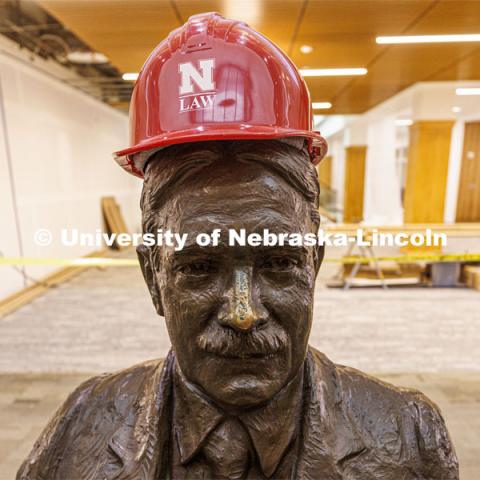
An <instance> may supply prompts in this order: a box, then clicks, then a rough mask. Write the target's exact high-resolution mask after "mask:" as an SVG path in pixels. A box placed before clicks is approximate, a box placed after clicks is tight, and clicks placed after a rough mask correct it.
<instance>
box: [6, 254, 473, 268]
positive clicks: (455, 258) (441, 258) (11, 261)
mask: <svg viewBox="0 0 480 480" xmlns="http://www.w3.org/2000/svg"><path fill="white" fill-rule="evenodd" d="M324 261H325V262H328V263H344V264H355V263H370V262H374V261H377V262H385V261H394V262H398V263H415V262H480V253H447V254H436V255H427V254H421V255H398V256H389V257H361V256H358V257H357V256H349V257H335V258H326V259H325V260H324ZM0 265H16V266H22V265H48V266H60V267H135V266H137V265H138V260H137V259H136V258H107V257H88V258H87V257H85V258H35V257H8V258H7V257H0Z"/></svg>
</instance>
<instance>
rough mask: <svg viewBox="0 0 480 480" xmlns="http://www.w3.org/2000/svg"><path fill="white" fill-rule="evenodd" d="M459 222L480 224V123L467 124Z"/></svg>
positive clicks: (458, 206)
mask: <svg viewBox="0 0 480 480" xmlns="http://www.w3.org/2000/svg"><path fill="white" fill-rule="evenodd" d="M456 221H457V222H480V122H471V123H467V124H465V134H464V137H463V153H462V170H461V173H460V183H459V186H458V198H457V218H456Z"/></svg>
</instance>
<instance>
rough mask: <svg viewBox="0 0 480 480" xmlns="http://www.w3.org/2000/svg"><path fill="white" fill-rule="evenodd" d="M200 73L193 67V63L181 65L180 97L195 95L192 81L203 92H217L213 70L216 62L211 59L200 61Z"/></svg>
mask: <svg viewBox="0 0 480 480" xmlns="http://www.w3.org/2000/svg"><path fill="white" fill-rule="evenodd" d="M198 65H199V68H200V70H201V71H202V73H201V74H200V72H199V71H198V70H197V69H196V68H195V67H194V66H193V64H192V62H187V63H180V64H179V65H178V71H179V72H180V75H181V80H182V83H181V85H180V95H185V94H186V93H193V83H192V80H193V81H194V82H195V83H196V84H197V86H198V87H199V88H200V90H202V91H203V92H208V91H212V90H215V82H214V81H213V68H214V66H215V60H214V59H213V58H209V59H208V60H200V61H199V62H198Z"/></svg>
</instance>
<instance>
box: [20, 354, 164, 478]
mask: <svg viewBox="0 0 480 480" xmlns="http://www.w3.org/2000/svg"><path fill="white" fill-rule="evenodd" d="M163 364H164V360H153V361H149V362H144V363H141V364H139V365H135V366H133V367H130V368H128V369H125V370H121V371H118V372H115V373H105V374H102V375H98V376H95V377H93V378H90V379H89V380H87V381H85V382H84V383H82V384H81V385H80V386H78V387H77V388H76V389H75V390H74V391H73V392H72V393H71V394H70V395H69V397H68V398H67V400H66V401H65V402H64V403H63V405H62V406H61V407H60V408H59V409H58V410H57V412H56V413H55V414H54V416H53V418H52V419H51V420H50V422H49V423H48V425H47V426H46V428H45V429H44V431H43V432H42V434H41V435H40V437H39V438H38V440H37V441H36V442H35V444H34V446H33V449H32V451H31V453H30V454H29V456H28V457H27V459H26V460H25V461H24V463H23V464H22V466H21V467H20V469H19V471H18V473H17V480H27V479H28V480H34V479H35V480H37V479H43V478H48V479H49V480H50V479H51V480H53V479H56V478H60V477H59V476H58V475H59V473H58V472H59V471H61V470H62V464H63V463H65V462H73V461H75V457H76V456H77V454H81V450H82V449H84V450H85V448H84V447H85V445H86V444H89V446H88V448H86V450H92V455H95V453H93V450H94V449H95V448H97V449H101V448H103V449H105V446H106V440H107V439H108V437H109V436H110V435H111V434H113V433H114V432H115V430H116V429H117V428H118V426H119V424H120V422H122V421H123V419H124V418H125V416H126V415H127V412H128V411H129V409H130V407H131V405H132V404H133V403H134V402H135V401H137V400H140V399H139V398H138V397H139V396H140V395H143V394H144V393H142V392H145V388H146V386H148V385H149V384H153V383H154V377H155V376H156V375H157V374H158V372H160V371H161V370H162V367H163ZM147 390H148V388H147ZM69 452H75V454H71V453H69ZM97 453H98V454H100V452H98V451H97ZM69 468H72V467H69Z"/></svg>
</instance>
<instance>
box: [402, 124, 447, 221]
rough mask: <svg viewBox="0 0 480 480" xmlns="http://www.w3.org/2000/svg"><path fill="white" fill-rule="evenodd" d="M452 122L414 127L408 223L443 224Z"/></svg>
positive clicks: (406, 205) (406, 204) (407, 195)
mask: <svg viewBox="0 0 480 480" xmlns="http://www.w3.org/2000/svg"><path fill="white" fill-rule="evenodd" d="M452 126H453V122H452V121H419V122H416V123H414V124H413V125H412V126H411V127H410V146H409V151H408V166H407V182H406V185H405V202H404V215H403V218H404V223H429V222H432V223H442V222H443V219H444V207H445V192H446V187H447V174H448V159H449V155H450V137H451V130H452Z"/></svg>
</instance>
